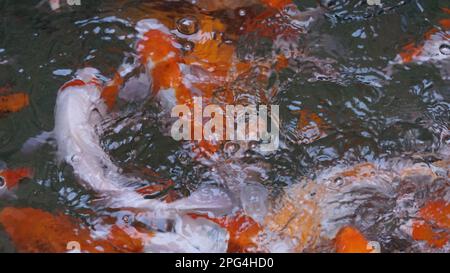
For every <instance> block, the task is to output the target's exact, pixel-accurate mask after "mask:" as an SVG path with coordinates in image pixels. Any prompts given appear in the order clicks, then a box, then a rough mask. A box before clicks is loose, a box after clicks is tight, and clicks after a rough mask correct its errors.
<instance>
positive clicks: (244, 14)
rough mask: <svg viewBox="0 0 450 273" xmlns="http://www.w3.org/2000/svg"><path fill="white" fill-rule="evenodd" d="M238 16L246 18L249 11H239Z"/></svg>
mask: <svg viewBox="0 0 450 273" xmlns="http://www.w3.org/2000/svg"><path fill="white" fill-rule="evenodd" d="M238 14H239V16H241V17H244V16H246V15H247V11H246V10H245V9H239V11H238Z"/></svg>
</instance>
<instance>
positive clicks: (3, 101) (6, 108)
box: [0, 93, 30, 115]
mask: <svg viewBox="0 0 450 273" xmlns="http://www.w3.org/2000/svg"><path fill="white" fill-rule="evenodd" d="M29 104H30V99H29V97H28V94H26V93H12V94H9V95H0V115H4V114H8V113H15V112H19V111H20V110H22V109H23V108H25V107H27V106H28V105H29Z"/></svg>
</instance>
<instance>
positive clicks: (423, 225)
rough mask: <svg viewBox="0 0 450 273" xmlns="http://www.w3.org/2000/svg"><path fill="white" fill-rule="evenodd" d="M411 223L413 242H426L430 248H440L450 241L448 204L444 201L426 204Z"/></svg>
mask: <svg viewBox="0 0 450 273" xmlns="http://www.w3.org/2000/svg"><path fill="white" fill-rule="evenodd" d="M419 217H420V218H421V219H418V220H415V221H414V223H413V230H412V237H413V238H414V240H420V241H426V242H427V243H428V244H429V245H430V246H432V247H435V248H441V247H443V246H444V245H445V244H447V243H448V241H449V239H450V203H449V202H448V201H444V200H436V201H429V202H427V203H426V204H425V205H424V206H423V207H422V208H421V209H420V210H419Z"/></svg>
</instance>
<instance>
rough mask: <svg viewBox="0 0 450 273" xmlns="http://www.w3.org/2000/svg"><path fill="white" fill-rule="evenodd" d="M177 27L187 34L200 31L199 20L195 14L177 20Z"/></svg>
mask: <svg viewBox="0 0 450 273" xmlns="http://www.w3.org/2000/svg"><path fill="white" fill-rule="evenodd" d="M177 29H178V31H179V32H181V33H183V34H185V35H192V34H195V33H197V31H198V21H197V18H195V17H194V16H187V17H184V18H181V19H179V20H178V21H177Z"/></svg>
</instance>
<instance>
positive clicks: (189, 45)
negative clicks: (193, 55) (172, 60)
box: [183, 42, 194, 51]
mask: <svg viewBox="0 0 450 273" xmlns="http://www.w3.org/2000/svg"><path fill="white" fill-rule="evenodd" d="M193 49H194V43H192V42H185V43H184V44H183V50H184V51H192V50H193Z"/></svg>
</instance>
